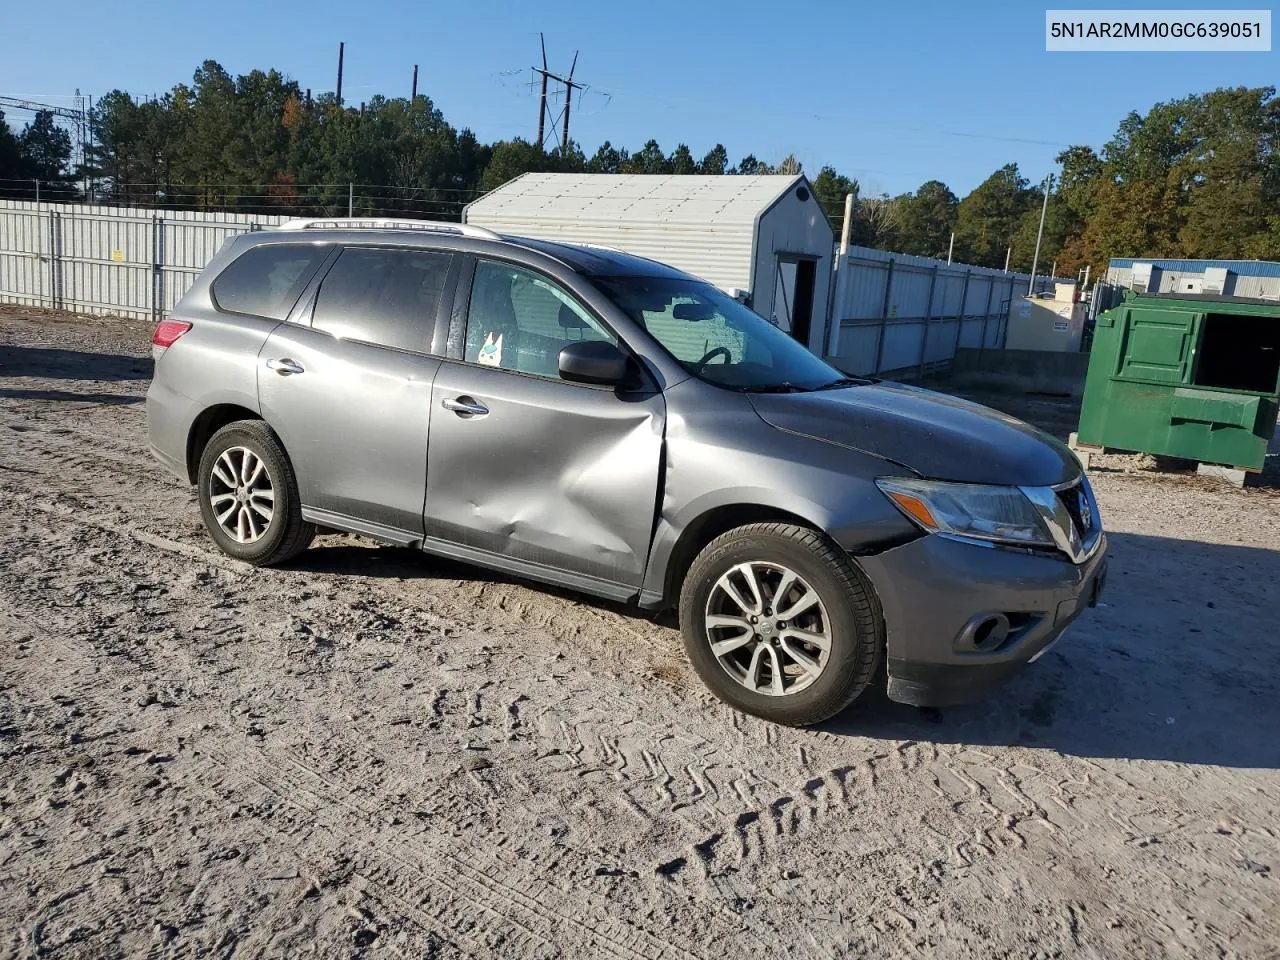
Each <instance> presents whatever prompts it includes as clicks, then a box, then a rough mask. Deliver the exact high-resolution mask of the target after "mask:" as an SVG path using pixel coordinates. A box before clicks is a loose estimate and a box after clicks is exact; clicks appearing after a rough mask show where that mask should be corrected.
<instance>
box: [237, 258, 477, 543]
mask: <svg viewBox="0 0 1280 960" xmlns="http://www.w3.org/2000/svg"><path fill="white" fill-rule="evenodd" d="M453 267H454V257H453V255H452V254H450V253H447V252H441V251H434V250H424V249H399V248H390V247H347V248H346V249H344V250H343V251H342V252H341V254H340V255H339V256H338V258H337V260H336V261H335V262H334V264H333V266H332V267H331V268H330V270H329V271H328V273H327V274H325V276H324V278H323V279H322V280H321V281H320V284H319V288H318V290H317V291H316V293H315V294H314V297H313V299H312V300H311V302H310V303H308V304H307V307H306V310H305V312H304V313H303V314H302V315H301V317H300V319H301V320H302V321H303V322H301V323H285V324H281V325H280V326H279V327H277V328H276V330H275V331H274V332H273V333H272V334H271V336H270V337H269V338H268V339H267V342H266V344H265V345H264V346H263V349H262V351H261V354H260V355H259V365H258V393H259V399H260V402H261V405H262V412H263V416H265V417H266V418H267V420H268V422H270V423H271V425H272V427H273V428H274V429H275V430H276V432H277V433H279V434H280V437H281V439H282V440H283V441H284V445H285V449H286V450H287V451H288V452H289V456H290V459H291V460H292V462H293V467H294V470H295V472H296V474H297V477H298V487H299V490H300V492H301V498H302V504H303V512H304V514H305V515H306V516H307V517H308V518H309V519H312V520H315V521H317V522H319V523H325V522H332V523H335V524H337V525H344V526H356V527H357V528H359V529H362V530H364V531H365V532H367V533H370V534H372V535H374V536H377V537H381V538H382V539H386V540H391V541H393V542H402V543H409V542H413V541H416V540H419V539H421V537H422V509H423V501H424V498H425V493H426V470H427V431H428V427H429V425H430V420H431V404H430V399H431V385H432V381H433V380H434V378H435V376H436V372H437V371H438V370H439V368H440V358H439V357H438V356H434V355H432V349H433V342H434V341H435V338H436V335H437V329H438V327H437V325H438V323H439V322H440V314H441V312H442V310H445V309H446V308H445V306H444V305H445V304H446V303H447V302H448V299H449V298H448V296H447V293H448V290H449V285H450V283H451V282H452V281H453V277H452V275H451V270H452V269H453ZM446 322H447V321H446ZM444 339H445V338H444V336H441V337H440V341H439V342H440V344H441V345H443V342H444ZM351 521H357V522H356V523H352V522H351Z"/></svg>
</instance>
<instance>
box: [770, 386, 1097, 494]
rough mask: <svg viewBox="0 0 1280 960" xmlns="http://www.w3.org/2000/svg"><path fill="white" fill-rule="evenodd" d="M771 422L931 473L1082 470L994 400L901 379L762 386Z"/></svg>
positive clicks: (1018, 475)
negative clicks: (767, 389)
mask: <svg viewBox="0 0 1280 960" xmlns="http://www.w3.org/2000/svg"><path fill="white" fill-rule="evenodd" d="M750 396H751V403H752V406H754V407H755V409H756V412H757V413H758V414H759V415H760V417H761V418H762V419H763V420H764V421H765V422H766V423H768V424H770V425H771V426H774V427H777V428H778V429H779V430H786V431H787V432H789V433H797V434H800V435H801V436H806V437H812V438H813V439H815V440H825V441H826V442H828V443H834V444H837V445H839V446H842V447H849V448H851V449H854V450H859V451H861V452H863V453H869V454H872V455H874V456H877V457H880V458H882V459H885V460H892V461H894V462H896V463H899V464H902V465H903V466H906V467H909V468H910V469H911V470H914V471H915V472H916V473H918V474H920V475H921V476H922V477H926V478H928V479H932V480H954V481H957V482H960V483H999V484H1019V485H1024V486H1051V485H1053V484H1058V483H1065V482H1067V481H1068V480H1072V479H1074V478H1075V477H1077V476H1078V475H1079V474H1080V467H1079V464H1078V463H1077V461H1076V459H1075V456H1074V455H1073V454H1072V453H1071V451H1070V450H1069V449H1067V447H1066V445H1065V444H1063V443H1061V442H1060V441H1058V440H1056V439H1054V438H1053V437H1051V436H1049V435H1048V434H1047V433H1044V432H1042V431H1040V430H1037V429H1036V428H1035V427H1032V426H1030V425H1029V424H1026V423H1023V422H1022V421H1021V420H1018V419H1015V418H1014V417H1010V416H1007V415H1005V414H1003V413H1000V412H999V411H997V410H992V409H991V408H990V407H984V406H981V405H980V404H977V403H970V402H969V401H968V400H961V399H959V398H957V397H951V396H947V395H946V394H941V393H934V392H933V391H932V390H922V389H920V388H919V387H908V386H905V385H903V384H899V383H870V384H866V385H864V386H851V387H843V388H838V389H835V390H820V391H815V392H813V393H778V394H772V393H768V394H766V393H757V394H751V395H750Z"/></svg>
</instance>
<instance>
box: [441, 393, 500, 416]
mask: <svg viewBox="0 0 1280 960" xmlns="http://www.w3.org/2000/svg"><path fill="white" fill-rule="evenodd" d="M440 406H442V407H444V408H445V409H446V410H452V411H453V412H454V413H456V414H457V415H458V416H460V417H483V416H484V415H485V414H486V413H488V412H489V408H488V407H486V406H485V405H484V404H483V403H481V402H480V401H479V400H474V399H472V398H471V397H454V398H453V399H450V398H448V397H446V398H445V399H443V400H441V401H440Z"/></svg>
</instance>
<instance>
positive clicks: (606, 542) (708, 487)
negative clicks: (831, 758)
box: [147, 220, 1106, 724]
mask: <svg viewBox="0 0 1280 960" xmlns="http://www.w3.org/2000/svg"><path fill="white" fill-rule="evenodd" d="M154 354H155V359H156V366H155V379H154V380H153V382H152V384H151V388H150V390H149V392H148V394H147V419H148V424H149V430H150V438H151V446H152V449H153V451H154V452H155V455H156V456H157V457H158V458H159V459H160V461H161V462H162V463H164V464H165V465H166V466H167V467H168V468H169V469H171V470H172V471H173V472H174V473H176V474H177V475H178V476H179V477H181V478H182V479H183V480H184V481H186V482H188V483H192V484H194V485H195V487H196V490H197V493H198V499H199V504H200V510H201V513H202V515H203V518H204V522H205V525H206V526H207V528H208V530H209V535H210V536H211V537H212V538H213V540H214V542H215V543H216V544H217V545H218V546H219V547H220V548H221V549H222V550H223V551H225V552H226V553H227V554H230V555H231V556H233V557H237V558H239V559H241V560H246V561H248V562H249V563H253V564H258V565H264V566H266V565H271V564H280V563H284V562H286V561H288V560H289V559H291V558H293V557H295V556H296V555H297V554H298V553H299V552H300V551H302V550H304V549H306V547H307V546H308V544H309V543H310V542H311V540H312V537H313V536H314V535H315V533H316V530H317V528H327V529H336V530H345V531H351V532H355V533H358V534H362V535H365V536H368V537H372V538H374V539H376V540H379V541H382V542H385V543H390V544H398V545H401V546H406V547H416V548H418V549H421V550H423V551H426V552H427V553H431V554H436V555H439V556H444V557H450V558H454V559H457V560H462V561H466V562H469V563H474V564H478V565H481V566H484V567H488V568H491V569H494V570H501V571H504V572H506V573H509V574H515V575H519V576H522V577H527V578H529V579H532V580H539V581H543V582H546V583H552V584H558V585H560V586H562V587H569V588H572V589H574V590H578V591H581V592H583V593H588V594H594V595H596V596H600V597H607V598H610V599H613V600H617V601H625V602H630V603H634V604H636V605H638V606H639V607H642V608H645V609H648V610H660V609H668V608H674V609H676V610H677V611H678V615H679V620H680V627H681V630H682V632H683V635H684V641H685V645H686V647H687V649H688V653H689V657H690V659H691V661H692V662H693V665H694V667H695V668H696V669H697V671H698V674H699V675H700V676H701V677H702V679H703V680H704V681H705V682H706V684H707V685H708V686H709V687H710V688H711V689H712V690H713V691H714V692H715V693H716V694H717V695H718V696H719V697H720V698H722V699H723V700H724V701H726V702H727V703H729V704H731V705H732V706H734V707H736V708H738V709H740V710H744V711H747V712H749V713H753V714H757V715H759V716H762V717H765V718H768V719H770V720H775V721H778V722H780V723H787V724H809V723H815V722H817V721H820V720H823V719H825V718H827V717H830V716H831V715H833V714H834V713H836V712H837V711H839V710H841V709H843V708H844V707H845V706H846V705H848V704H849V703H851V702H852V701H853V700H854V699H855V698H857V697H858V695H859V694H860V693H862V692H863V691H864V690H865V689H866V688H867V686H868V685H869V684H871V683H872V682H873V681H875V679H876V678H877V676H878V672H879V670H880V669H881V664H883V665H884V667H885V668H886V670H887V674H888V694H889V696H890V697H891V698H893V699H895V700H899V701H902V702H906V703H912V704H918V705H943V704H949V703H954V702H958V701H962V700H967V699H971V698H974V697H977V696H980V695H981V694H982V693H983V692H984V691H985V690H987V689H988V688H990V687H991V686H993V685H995V684H998V683H1000V682H1001V681H1003V680H1005V679H1006V678H1008V677H1010V676H1011V675H1013V674H1014V673H1016V672H1017V671H1018V670H1019V669H1021V668H1022V667H1023V666H1025V665H1026V664H1027V663H1028V662H1030V661H1032V660H1035V659H1036V658H1037V657H1038V656H1040V655H1041V654H1042V653H1043V652H1044V651H1045V650H1046V649H1047V648H1048V646H1049V645H1050V644H1051V643H1053V642H1054V641H1055V640H1056V639H1057V638H1058V637H1059V635H1060V634H1061V633H1062V632H1063V630H1064V629H1065V628H1066V627H1067V625H1068V624H1069V623H1071V622H1072V620H1074V619H1075V618H1076V616H1077V615H1079V613H1080V612H1081V611H1082V610H1083V609H1084V608H1085V607H1086V606H1089V605H1092V604H1093V603H1094V602H1095V601H1096V598H1097V596H1098V593H1099V591H1100V590H1101V588H1102V584H1103V580H1104V576H1105V555H1106V548H1105V542H1106V541H1105V537H1104V535H1103V533H1102V529H1101V525H1100V523H1099V519H1098V511H1097V506H1096V504H1095V502H1094V498H1093V494H1092V492H1091V491H1090V488H1089V483H1088V480H1087V479H1086V478H1085V476H1084V474H1083V472H1082V471H1081V469H1080V465H1079V463H1078V462H1077V460H1076V459H1075V457H1074V456H1073V455H1072V454H1071V453H1070V452H1069V451H1068V450H1067V449H1066V447H1065V446H1063V445H1062V444H1061V443H1059V442H1057V441H1056V440H1054V439H1053V438H1051V437H1048V436H1046V435H1045V434H1042V433H1040V432H1038V431H1036V430H1034V429H1032V428H1031V427H1029V426H1027V425H1026V424H1024V423H1021V422H1020V421H1018V420H1014V419H1012V418H1010V417H1007V416H1004V415H1002V414H999V413H997V412H995V411H992V410H989V409H986V408H984V407H980V406H977V405H974V404H971V403H967V402H964V401H961V400H956V399H953V398H949V397H946V396H942V395H939V394H935V393H930V392H927V391H924V390H919V389H914V388H911V387H907V386H901V385H898V384H893V383H883V382H876V381H873V380H864V379H856V378H850V377H847V376H844V375H843V374H842V373H841V372H840V371H839V370H836V369H834V368H833V367H831V366H829V365H828V364H826V363H824V362H823V361H822V360H820V359H819V358H817V357H816V356H814V355H813V354H811V353H810V352H809V351H808V350H806V349H805V348H804V347H802V346H801V345H800V344H799V343H797V342H796V341H794V340H792V339H791V338H790V337H788V336H787V335H786V334H785V333H783V332H782V331H780V330H779V329H777V328H776V327H774V326H772V325H771V324H770V323H769V322H768V321H766V320H764V319H763V318H761V317H760V316H758V315H757V314H755V313H752V312H751V311H750V310H749V309H747V308H746V307H745V306H743V305H742V304H741V303H739V302H738V301H736V300H734V299H733V298H731V297H729V296H728V295H726V294H725V293H723V292H721V291H720V290H718V289H717V288H715V287H713V286H711V285H710V284H708V283H705V282H703V281H701V280H697V279H695V278H694V277H691V276H689V275H687V274H684V273H681V272H679V271H677V270H674V269H671V268H670V267H667V266H664V265H662V264H660V263H656V262H654V261H651V260H645V259H641V258H638V257H633V256H629V255H626V254H622V253H616V252H613V251H609V250H602V249H597V248H589V247H578V246H572V245H566V244H559V243H548V242H542V241H537V240H526V239H520V238H517V237H505V236H498V235H496V234H493V233H490V232H489V231H486V230H483V229H480V228H477V227H471V226H457V225H449V224H431V223H425V222H412V221H410V222H403V223H395V222H388V221H376V220H375V221H353V220H328V221H294V222H291V223H288V224H285V225H284V226H283V227H282V228H280V229H278V230H271V231H263V232H256V233H249V234H245V235H243V236H239V237H236V238H234V239H233V240H231V241H229V242H228V243H227V245H226V246H225V247H224V248H223V250H222V251H221V252H220V253H219V254H218V256H217V257H216V258H215V259H214V260H213V262H212V263H210V264H209V266H208V267H207V268H206V269H205V271H204V273H203V274H202V275H201V277H200V278H199V279H198V280H197V281H196V283H195V285H194V286H192V288H191V289H190V291H189V292H188V293H187V295H186V296H185V297H184V298H183V299H182V302H181V303H180V304H179V305H178V307H177V308H176V309H175V310H174V312H173V314H172V316H171V317H170V318H168V319H166V320H165V321H164V322H162V323H161V324H160V325H159V327H158V328H157V329H156V332H155V336H154Z"/></svg>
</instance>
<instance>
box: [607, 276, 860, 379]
mask: <svg viewBox="0 0 1280 960" xmlns="http://www.w3.org/2000/svg"><path fill="white" fill-rule="evenodd" d="M594 283H595V284H596V286H598V287H599V288H600V289H601V290H602V291H603V292H604V293H605V295H606V296H608V297H609V299H611V300H612V301H613V302H614V303H616V304H617V305H618V306H619V307H620V308H622V310H623V311H624V312H625V313H626V314H627V315H628V316H630V317H631V318H632V319H633V320H635V322H636V323H638V324H640V325H641V326H642V327H644V328H645V329H646V330H647V331H648V332H649V334H650V335H651V336H652V337H653V338H654V339H655V340H657V341H658V343H660V344H661V345H662V346H663V348H664V349H665V350H666V351H667V352H668V353H669V354H671V356H673V357H675V359H676V360H677V361H679V363H680V365H681V366H683V367H684V368H685V369H686V370H688V371H689V372H690V373H692V374H693V375H694V376H697V377H700V378H701V379H703V380H706V381H707V382H708V383H713V384H715V385H717V386H721V387H727V388H729V389H731V390H741V391H744V392H751V391H756V390H764V391H779V390H782V391H788V390H815V389H819V388H821V387H826V386H833V385H836V384H843V383H847V382H848V380H847V379H846V378H845V377H844V375H843V374H841V373H840V371H839V370H837V369H835V368H834V367H832V366H831V365H829V364H827V363H824V362H823V361H822V360H819V359H818V358H817V357H815V356H814V355H813V354H812V353H810V352H809V351H808V350H807V349H805V348H804V347H803V346H801V345H800V344H799V343H797V342H796V341H795V340H793V339H791V337H789V336H788V335H787V334H786V333H784V332H783V331H782V330H779V329H778V328H777V327H775V326H774V325H773V324H771V323H770V322H769V321H768V320H766V319H765V318H764V317H762V316H760V315H759V314H758V313H755V312H753V311H752V310H750V309H749V308H747V307H745V306H743V305H742V304H741V303H739V302H738V301H737V300H734V299H733V298H732V297H730V296H729V295H728V294H726V293H724V292H722V291H721V290H719V289H717V288H716V287H713V286H712V285H711V284H709V283H704V282H703V281H701V280H693V279H684V278H671V277H596V278H594Z"/></svg>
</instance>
